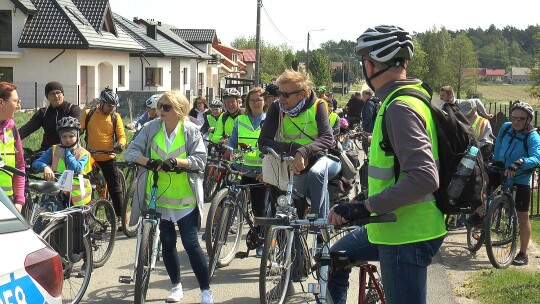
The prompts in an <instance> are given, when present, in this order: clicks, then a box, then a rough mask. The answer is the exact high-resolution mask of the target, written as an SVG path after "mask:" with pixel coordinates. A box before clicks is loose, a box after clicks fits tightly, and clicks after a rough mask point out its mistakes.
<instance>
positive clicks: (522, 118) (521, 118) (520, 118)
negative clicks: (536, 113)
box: [511, 116, 527, 122]
mask: <svg viewBox="0 0 540 304" xmlns="http://www.w3.org/2000/svg"><path fill="white" fill-rule="evenodd" d="M511 119H512V121H519V122H521V121H525V119H527V117H517V116H512V117H511Z"/></svg>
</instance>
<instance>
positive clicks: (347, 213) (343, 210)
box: [334, 201, 371, 222]
mask: <svg viewBox="0 0 540 304" xmlns="http://www.w3.org/2000/svg"><path fill="white" fill-rule="evenodd" d="M334 213H335V214H337V215H339V216H341V217H342V218H344V219H345V220H347V222H350V221H352V220H355V219H359V218H366V217H369V216H370V215H371V213H370V212H369V211H368V210H367V209H366V206H365V205H364V201H358V202H354V203H341V204H339V205H337V206H336V207H334Z"/></svg>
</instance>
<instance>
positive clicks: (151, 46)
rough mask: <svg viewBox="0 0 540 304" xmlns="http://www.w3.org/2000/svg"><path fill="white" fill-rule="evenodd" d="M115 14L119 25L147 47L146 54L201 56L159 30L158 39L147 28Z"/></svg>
mask: <svg viewBox="0 0 540 304" xmlns="http://www.w3.org/2000/svg"><path fill="white" fill-rule="evenodd" d="M113 15H114V21H115V22H116V23H117V24H118V26H119V27H120V28H121V29H122V30H124V31H125V32H126V33H128V34H129V35H130V36H131V37H132V38H133V39H135V40H136V41H137V42H138V43H140V44H141V45H143V46H144V47H145V48H146V51H145V52H144V54H145V55H147V56H168V57H173V56H178V57H187V58H199V56H197V55H196V54H194V53H193V52H191V51H188V50H186V49H185V48H183V47H181V46H179V45H178V44H176V43H174V42H172V41H170V40H169V39H167V38H165V37H164V36H163V35H161V34H160V33H159V32H158V33H157V34H156V39H154V38H151V37H149V36H148V35H147V32H146V29H145V28H143V27H141V26H139V25H137V24H136V23H135V22H133V21H131V20H129V19H127V18H124V17H122V16H120V15H118V14H116V13H115V14H113Z"/></svg>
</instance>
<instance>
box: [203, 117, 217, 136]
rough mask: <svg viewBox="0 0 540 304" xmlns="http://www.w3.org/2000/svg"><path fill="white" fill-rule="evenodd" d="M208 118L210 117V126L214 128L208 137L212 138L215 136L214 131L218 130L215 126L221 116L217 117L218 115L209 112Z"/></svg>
mask: <svg viewBox="0 0 540 304" xmlns="http://www.w3.org/2000/svg"><path fill="white" fill-rule="evenodd" d="M206 119H208V125H209V126H210V128H214V131H213V132H208V138H210V139H211V138H212V137H213V136H214V132H215V131H216V130H215V127H216V125H217V121H218V119H219V116H218V117H217V118H216V117H214V115H212V114H208V115H206Z"/></svg>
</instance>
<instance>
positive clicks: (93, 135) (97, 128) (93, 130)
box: [81, 109, 126, 161]
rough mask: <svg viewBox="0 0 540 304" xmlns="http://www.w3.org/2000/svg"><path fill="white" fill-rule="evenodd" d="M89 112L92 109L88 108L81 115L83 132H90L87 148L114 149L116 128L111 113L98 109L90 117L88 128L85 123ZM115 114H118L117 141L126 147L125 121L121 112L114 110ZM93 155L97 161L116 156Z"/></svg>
mask: <svg viewBox="0 0 540 304" xmlns="http://www.w3.org/2000/svg"><path fill="white" fill-rule="evenodd" d="M88 112H90V109H86V110H85V111H84V113H83V114H82V117H81V130H82V132H84V131H86V132H88V142H87V143H86V147H87V149H93V150H107V151H112V150H113V147H114V136H113V135H114V130H113V123H112V119H111V115H110V114H107V115H105V114H103V113H102V112H101V110H99V109H97V110H96V111H95V112H94V114H92V116H91V117H90V121H88V128H87V127H86V125H85V124H86V115H88ZM114 115H116V142H117V143H119V144H122V145H124V147H125V146H126V133H125V132H124V123H123V122H122V118H121V117H120V114H118V113H116V112H114ZM82 132H81V133H82ZM92 157H93V158H94V159H95V160H97V161H104V160H109V159H113V158H114V156H112V155H106V154H93V155H92Z"/></svg>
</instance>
